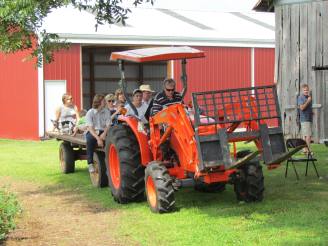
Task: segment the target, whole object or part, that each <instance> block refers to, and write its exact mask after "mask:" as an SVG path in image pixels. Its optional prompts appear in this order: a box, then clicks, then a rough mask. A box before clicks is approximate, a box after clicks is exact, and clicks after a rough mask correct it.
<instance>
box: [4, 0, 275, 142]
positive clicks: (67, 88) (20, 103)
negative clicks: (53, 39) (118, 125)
mask: <svg viewBox="0 0 328 246" xmlns="http://www.w3.org/2000/svg"><path fill="white" fill-rule="evenodd" d="M150 20H151V21H150ZM94 24H95V20H94V16H93V15H92V14H91V13H89V12H79V11H78V10H76V9H73V8H69V7H68V8H63V9H60V10H56V11H54V12H53V13H51V14H50V15H49V16H48V18H47V19H46V21H45V23H44V28H45V29H46V30H47V31H48V32H50V33H58V34H59V36H60V37H61V38H62V39H65V40H67V41H68V42H70V43H71V46H70V48H69V49H68V50H62V51H60V52H57V53H56V54H55V61H54V62H53V63H51V64H44V66H43V67H41V68H36V67H35V63H34V61H28V62H23V61H22V60H23V59H24V57H26V56H27V55H28V51H26V52H20V53H16V54H13V55H4V54H0V82H1V92H0V100H1V106H0V115H2V122H1V127H0V138H13V139H34V140H36V139H39V138H40V137H43V136H44V133H45V131H46V130H47V129H48V128H49V127H51V122H50V119H52V118H53V117H54V108H55V107H56V106H58V105H59V104H60V103H61V95H62V94H63V93H64V92H68V93H70V94H72V95H73V98H74V101H75V104H77V106H78V107H79V108H85V109H88V108H89V107H90V105H91V99H92V97H93V95H94V94H95V93H103V94H107V93H109V92H114V91H115V89H117V88H118V83H117V82H118V81H119V79H120V74H119V71H118V66H117V64H116V63H114V62H111V61H109V57H110V54H111V52H112V51H118V50H126V49H131V48H140V47H150V46H181V45H187V46H191V47H194V48H196V49H200V50H203V51H205V52H206V58H204V59H194V60H190V61H188V65H187V73H188V90H189V91H188V92H187V96H186V97H187V98H186V100H189V99H190V95H191V92H194V91H207V90H219V89H226V88H237V87H249V86H254V85H262V84H272V83H273V81H274V35H275V33H274V16H273V15H272V14H264V13H247V14H242V13H218V12H215V11H213V12H210V11H202V12H201V11H198V12H197V11H182V10H175V11H172V10H167V9H142V8H136V9H133V10H132V14H131V16H130V18H129V19H128V20H127V25H126V26H121V25H119V24H116V25H110V26H109V25H104V26H100V27H98V30H97V31H96V30H95V27H94ZM167 76H169V77H174V78H175V79H176V80H177V81H178V83H179V81H180V66H178V64H176V62H168V63H157V64H144V65H139V64H134V63H129V64H127V65H126V79H127V81H128V90H129V91H132V90H133V89H135V88H136V87H138V86H139V85H140V83H142V82H143V83H147V84H150V85H151V86H152V87H153V88H154V89H155V90H157V91H159V90H161V83H160V82H161V81H162V80H163V79H164V78H165V77H167Z"/></svg>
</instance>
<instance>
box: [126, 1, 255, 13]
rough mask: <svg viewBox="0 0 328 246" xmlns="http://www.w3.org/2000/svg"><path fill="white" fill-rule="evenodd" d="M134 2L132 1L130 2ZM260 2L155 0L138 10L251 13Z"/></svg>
mask: <svg viewBox="0 0 328 246" xmlns="http://www.w3.org/2000/svg"><path fill="white" fill-rule="evenodd" d="M130 2H132V0H130ZM257 2H258V0H154V5H153V6H152V5H151V4H150V3H144V4H142V5H139V6H138V8H166V9H172V10H200V11H219V12H249V11H251V10H252V8H253V7H254V6H255V4H256V3H257Z"/></svg>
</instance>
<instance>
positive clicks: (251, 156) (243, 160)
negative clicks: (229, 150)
mask: <svg viewBox="0 0 328 246" xmlns="http://www.w3.org/2000/svg"><path fill="white" fill-rule="evenodd" d="M259 153H260V151H259V150H257V151H255V152H251V153H249V154H248V155H246V156H245V157H243V158H241V159H239V160H238V161H236V162H235V163H233V164H232V165H231V166H230V167H228V168H226V169H227V170H229V169H234V168H238V167H241V166H242V165H244V164H246V163H248V162H249V161H250V160H252V159H254V158H255V157H256V156H258V154H259Z"/></svg>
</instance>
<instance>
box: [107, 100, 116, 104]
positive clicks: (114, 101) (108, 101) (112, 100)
mask: <svg viewBox="0 0 328 246" xmlns="http://www.w3.org/2000/svg"><path fill="white" fill-rule="evenodd" d="M107 102H109V103H110V102H112V103H113V102H115V100H108V101H107Z"/></svg>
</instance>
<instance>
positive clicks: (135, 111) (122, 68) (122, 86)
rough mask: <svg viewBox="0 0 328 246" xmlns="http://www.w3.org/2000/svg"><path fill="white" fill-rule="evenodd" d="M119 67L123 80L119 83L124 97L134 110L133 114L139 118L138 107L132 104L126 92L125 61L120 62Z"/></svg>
mask: <svg viewBox="0 0 328 246" xmlns="http://www.w3.org/2000/svg"><path fill="white" fill-rule="evenodd" d="M118 66H119V68H120V73H121V80H120V82H119V86H120V87H121V88H122V92H123V95H124V97H125V100H126V101H127V102H128V104H129V105H130V107H131V108H132V110H133V112H134V113H135V114H136V115H137V116H139V114H138V110H137V109H136V107H135V106H134V105H133V103H132V102H131V100H130V98H129V96H128V94H127V92H126V87H127V85H126V81H125V73H124V61H123V60H118Z"/></svg>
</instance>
